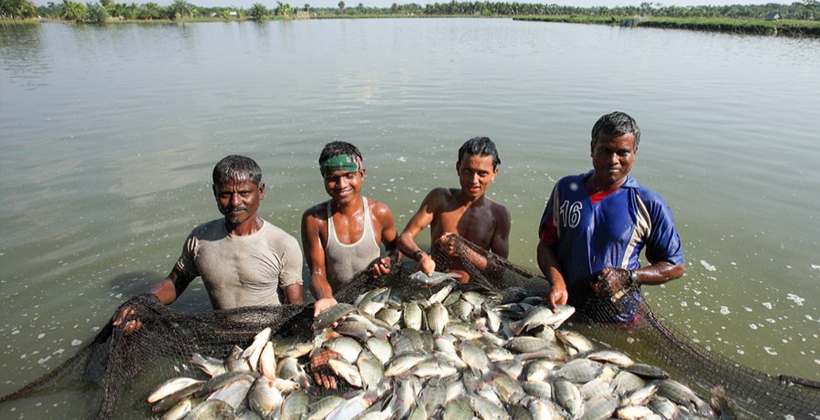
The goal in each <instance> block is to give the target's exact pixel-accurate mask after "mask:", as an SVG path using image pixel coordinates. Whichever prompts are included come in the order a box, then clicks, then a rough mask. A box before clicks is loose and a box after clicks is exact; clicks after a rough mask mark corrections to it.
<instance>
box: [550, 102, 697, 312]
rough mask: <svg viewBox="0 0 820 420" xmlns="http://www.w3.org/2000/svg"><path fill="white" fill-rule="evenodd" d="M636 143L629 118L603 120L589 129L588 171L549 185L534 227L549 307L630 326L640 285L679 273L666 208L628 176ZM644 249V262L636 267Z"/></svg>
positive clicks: (679, 255) (677, 246) (678, 252)
mask: <svg viewBox="0 0 820 420" xmlns="http://www.w3.org/2000/svg"><path fill="white" fill-rule="evenodd" d="M640 138H641V132H640V129H639V128H638V124H637V123H636V122H635V120H634V119H632V117H630V116H629V115H627V114H624V113H623V112H613V113H611V114H607V115H604V116H602V117H601V118H600V119H598V121H597V122H596V123H595V126H594V127H593V128H592V141H591V143H590V149H591V156H592V167H593V170H592V171H590V172H587V173H585V174H581V175H574V176H567V177H564V178H562V179H561V180H560V181H558V183H557V184H556V185H555V187H554V188H553V191H552V195H551V196H550V198H549V201H548V202H547V207H546V209H545V210H544V215H543V217H542V218H541V224H540V226H539V230H538V232H539V239H540V241H539V243H538V266H539V267H540V268H541V271H543V272H544V275H545V276H546V277H547V280H549V282H550V285H551V286H552V287H551V290H550V292H549V294H548V295H547V296H546V297H545V300H546V302H547V303H548V304H549V305H550V306H552V307H555V306H556V305H559V304H570V305H573V306H575V307H577V308H579V310H581V311H583V312H585V313H586V314H587V315H591V316H593V317H597V318H601V319H603V320H606V321H614V322H629V321H631V320H633V319H634V318H635V317H636V316H637V314H638V311H639V309H640V305H641V301H642V296H641V293H640V286H641V285H644V284H650V285H651V284H662V283H666V282H668V281H670V280H674V279H677V278H679V277H681V276H682V275H683V271H684V267H683V250H682V249H681V241H680V237H679V236H678V232H677V230H676V229H675V223H674V221H673V220H672V213H671V211H670V210H669V207H668V206H667V205H666V202H664V200H663V198H661V196H660V195H658V194H656V193H654V192H652V191H650V190H649V189H647V188H645V187H643V186H641V185H640V184H638V182H637V181H635V179H634V178H631V177H629V171H630V169H632V164H633V163H634V162H635V157H636V155H637V153H638V144H639V142H640ZM644 248H646V259H647V261H649V265H647V266H646V267H641V263H640V261H639V256H640V252H641V250H642V249H644ZM602 308H603V309H605V310H604V311H603V312H602V311H601V310H600V309H602ZM593 309H596V310H593Z"/></svg>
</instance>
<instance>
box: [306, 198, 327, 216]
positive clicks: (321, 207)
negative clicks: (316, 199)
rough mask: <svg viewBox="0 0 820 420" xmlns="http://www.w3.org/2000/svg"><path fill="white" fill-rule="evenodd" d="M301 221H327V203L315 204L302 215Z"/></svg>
mask: <svg viewBox="0 0 820 420" xmlns="http://www.w3.org/2000/svg"><path fill="white" fill-rule="evenodd" d="M302 219H320V220H327V202H322V203H319V204H316V205H315V206H313V207H310V208H309V209H307V210H305V212H304V213H302Z"/></svg>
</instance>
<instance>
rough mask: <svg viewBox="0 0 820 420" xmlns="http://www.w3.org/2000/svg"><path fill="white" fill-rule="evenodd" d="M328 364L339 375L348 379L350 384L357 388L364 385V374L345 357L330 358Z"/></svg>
mask: <svg viewBox="0 0 820 420" xmlns="http://www.w3.org/2000/svg"><path fill="white" fill-rule="evenodd" d="M327 364H328V365H330V368H331V369H333V372H334V373H336V375H339V377H341V378H342V379H344V380H345V381H347V383H349V384H350V385H353V386H355V387H356V388H361V387H362V385H363V383H362V375H361V374H360V373H359V368H357V367H356V366H354V365H352V364H350V363H348V362H347V361H346V360H344V359H330V360H328V361H327Z"/></svg>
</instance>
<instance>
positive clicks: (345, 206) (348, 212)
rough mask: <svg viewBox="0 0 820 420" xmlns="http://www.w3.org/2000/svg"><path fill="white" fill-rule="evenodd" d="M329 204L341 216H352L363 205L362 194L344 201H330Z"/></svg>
mask: <svg viewBox="0 0 820 420" xmlns="http://www.w3.org/2000/svg"><path fill="white" fill-rule="evenodd" d="M330 206H331V208H332V209H333V212H334V213H339V214H341V215H343V216H352V215H354V214H356V212H359V211H361V210H362V208H363V207H364V199H362V196H361V195H359V196H357V197H355V198H353V199H352V200H349V201H347V202H345V203H340V202H338V201H331V204H330Z"/></svg>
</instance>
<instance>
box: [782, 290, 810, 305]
mask: <svg viewBox="0 0 820 420" xmlns="http://www.w3.org/2000/svg"><path fill="white" fill-rule="evenodd" d="M786 299H789V300H792V301H794V303H796V304H797V306H803V302H805V301H806V299H803V298H801V297H800V296H797V295H795V294H794V293H789V294H788V295H786Z"/></svg>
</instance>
